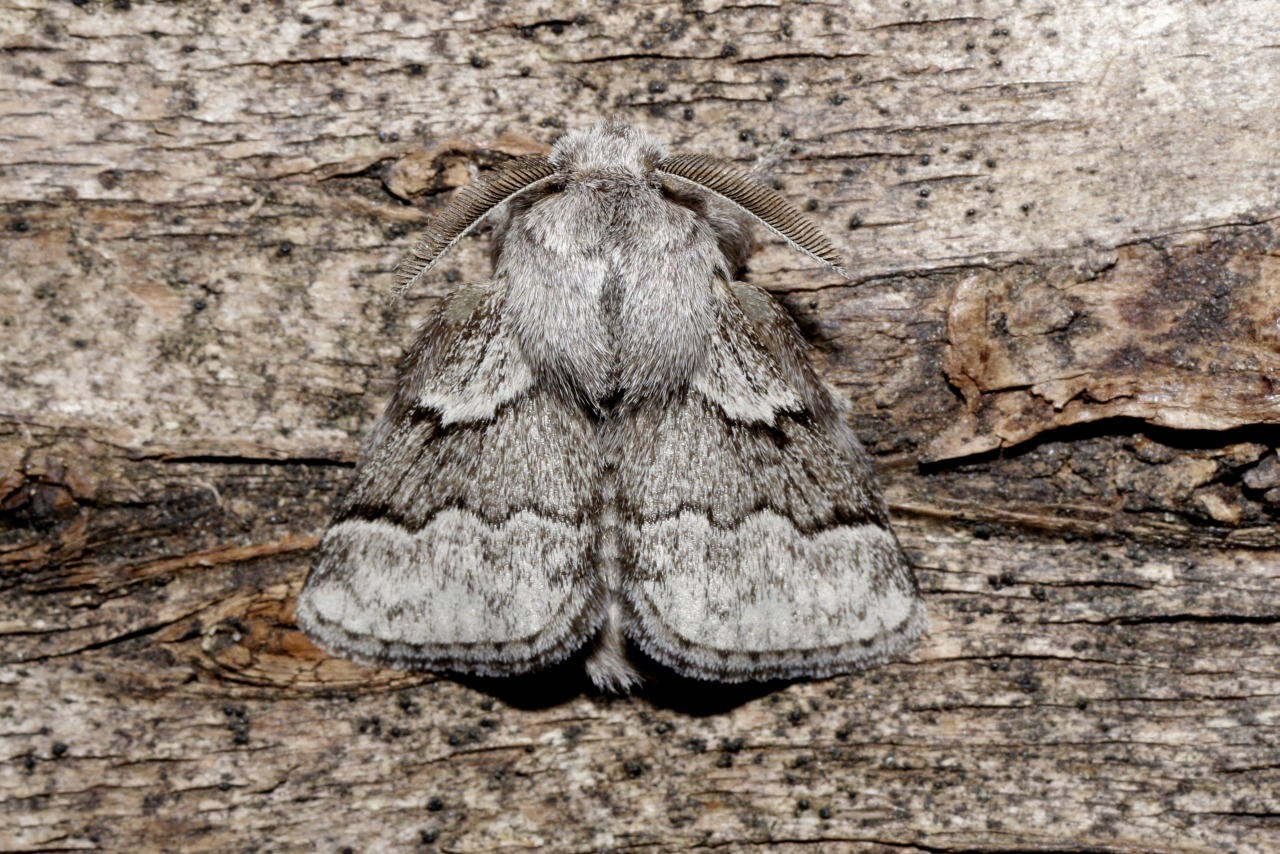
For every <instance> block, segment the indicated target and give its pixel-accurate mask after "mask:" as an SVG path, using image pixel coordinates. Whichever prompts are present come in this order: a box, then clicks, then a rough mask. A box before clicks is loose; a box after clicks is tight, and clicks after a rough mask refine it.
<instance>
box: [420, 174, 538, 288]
mask: <svg viewBox="0 0 1280 854" xmlns="http://www.w3.org/2000/svg"><path fill="white" fill-rule="evenodd" d="M555 174H556V170H555V167H554V166H552V165H551V163H550V162H548V161H547V159H546V158H544V157H521V158H519V159H518V160H513V161H511V162H510V163H508V164H506V165H505V166H503V167H502V168H500V169H499V170H498V171H496V172H494V173H493V174H492V175H490V176H488V177H486V178H483V179H481V180H480V181H478V182H477V183H475V184H472V185H471V186H470V187H464V188H463V189H461V190H459V191H458V194H457V195H456V196H454V198H453V199H452V201H450V202H449V204H448V205H447V206H446V207H445V209H444V210H442V211H441V212H440V213H439V214H437V215H436V216H435V217H433V218H432V220H431V223H430V225H428V226H427V230H426V233H424V234H423V235H422V237H421V238H419V240H418V242H417V243H416V244H415V245H414V247H413V253H412V254H411V255H410V256H409V257H408V258H406V259H405V261H404V262H403V263H402V264H401V265H400V266H399V268H398V269H397V270H396V289H395V297H396V298H399V297H400V296H401V295H402V294H403V293H404V292H405V291H407V290H409V288H411V287H413V286H414V285H415V284H417V282H418V280H419V279H421V278H422V277H423V276H424V275H426V273H427V271H428V270H430V269H431V268H432V267H434V266H435V264H436V262H437V261H439V260H440V257H441V256H442V255H444V253H445V252H447V251H449V249H450V248H451V247H452V246H453V244H455V243H457V242H458V241H459V240H461V239H462V238H463V237H464V236H465V235H466V234H467V232H469V231H471V229H473V228H475V227H476V225H477V224H479V222H480V220H482V219H484V217H485V215H486V214H487V213H489V211H491V210H493V209H494V208H496V207H497V206H498V205H500V204H502V203H503V202H505V201H507V200H508V199H510V198H512V197H513V196H517V195H519V194H520V193H523V192H525V191H526V190H528V189H530V188H532V187H533V186H534V185H536V184H539V183H541V182H543V181H546V180H547V179H549V178H552V177H554V176H555Z"/></svg>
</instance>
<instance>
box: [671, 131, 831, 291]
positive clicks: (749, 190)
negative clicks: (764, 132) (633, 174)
mask: <svg viewBox="0 0 1280 854" xmlns="http://www.w3.org/2000/svg"><path fill="white" fill-rule="evenodd" d="M654 168H655V169H656V170H657V171H658V172H661V173H662V174H664V175H670V176H672V177H674V178H679V179H681V180H684V181H688V182H689V183H691V184H696V185H698V186H699V187H701V188H702V189H704V190H707V191H709V192H712V193H715V194H716V195H717V196H720V197H722V198H724V199H726V200H728V201H730V202H733V203H734V204H735V205H737V206H738V207H740V208H742V209H743V210H744V211H746V212H747V213H749V214H751V216H753V217H755V218H756V219H757V220H759V221H760V223H761V224H762V225H764V226H765V227H766V228H768V229H769V230H770V231H772V232H773V233H774V234H776V235H778V236H779V237H781V238H782V239H783V240H785V241H787V242H788V243H790V244H791V245H792V246H794V247H795V248H797V249H799V250H800V251H801V252H804V253H805V254H806V255H810V256H812V257H814V258H817V259H818V260H819V261H821V262H822V263H824V264H826V265H828V266H830V267H832V268H834V269H835V271H836V272H837V273H839V274H840V275H842V276H844V277H845V278H846V279H847V278H849V274H848V273H846V272H845V271H844V268H843V267H842V266H841V265H842V264H843V263H844V262H843V260H842V259H841V257H840V253H839V252H837V251H836V248H835V246H833V245H832V244H831V241H830V240H828V239H827V238H826V235H824V234H823V233H822V232H821V231H819V230H818V227H817V226H815V225H814V224H813V223H811V222H810V221H809V220H808V218H807V217H805V215H804V214H802V213H800V209H799V208H797V207H796V206H795V205H793V204H791V202H789V201H787V200H786V199H785V198H784V197H783V196H782V195H781V194H780V193H777V192H775V191H773V190H771V189H769V188H768V187H762V186H760V185H759V184H757V183H756V182H755V181H754V180H752V178H751V175H750V174H748V173H747V172H744V171H743V170H741V169H738V168H737V167H735V166H731V165H730V164H728V163H725V162H724V161H722V160H717V159H715V158H714V157H705V156H703V155H700V154H678V155H676V156H675V157H668V158H666V159H665V160H662V161H661V162H659V163H658V165H657V166H655V167H654Z"/></svg>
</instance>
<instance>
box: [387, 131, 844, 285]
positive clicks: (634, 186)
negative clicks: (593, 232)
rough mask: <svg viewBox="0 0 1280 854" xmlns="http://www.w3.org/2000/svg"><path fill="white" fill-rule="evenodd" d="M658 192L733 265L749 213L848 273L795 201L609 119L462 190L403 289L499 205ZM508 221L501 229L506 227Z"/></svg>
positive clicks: (405, 276)
mask: <svg viewBox="0 0 1280 854" xmlns="http://www.w3.org/2000/svg"><path fill="white" fill-rule="evenodd" d="M581 189H589V190H598V191H603V192H606V193H608V192H625V193H633V192H637V191H639V192H651V193H654V194H661V195H662V196H664V197H665V198H666V199H667V200H668V201H669V202H671V203H673V204H679V205H681V206H683V207H686V208H690V209H692V210H694V211H695V212H697V213H699V214H700V215H701V216H703V217H704V219H705V221H706V222H707V224H708V225H710V226H711V228H712V229H713V230H714V231H715V233H716V234H717V236H718V238H719V241H720V244H721V249H722V250H723V251H724V253H725V256H726V260H727V261H728V263H729V266H730V267H731V268H732V267H735V266H737V265H738V264H739V263H741V261H742V258H741V256H742V255H743V253H744V252H745V249H746V245H747V241H746V238H745V229H744V227H743V218H742V214H745V215H746V216H747V217H749V218H750V219H753V220H755V221H756V222H759V223H760V224H762V225H764V226H765V227H766V228H768V229H769V230H770V231H772V232H773V233H774V234H777V235H778V236H779V237H781V238H782V239H784V240H786V241H787V243H789V244H791V245H792V246H793V247H795V248H796V249H799V250H800V251H801V252H804V253H805V254H807V255H809V256H811V257H813V258H816V259H817V260H819V261H821V262H823V263H824V264H826V265H828V266H830V267H832V268H833V269H835V270H836V271H837V272H839V273H840V274H841V275H845V276H846V277H847V274H845V272H844V270H843V269H841V266H840V264H841V261H840V254H839V253H838V252H836V249H835V247H834V246H832V245H831V243H830V241H828V240H827V238H826V237H824V236H823V234H822V232H820V231H819V230H818V229H817V228H816V227H815V226H814V225H813V223H811V222H809V220H808V219H806V218H805V216H804V214H802V213H801V212H800V211H799V210H798V209H797V208H796V207H795V206H793V205H792V204H791V203H790V202H788V201H787V200H786V199H785V198H783V197H782V196H781V195H779V194H778V193H776V192H775V191H773V190H771V189H769V188H768V187H764V186H761V185H760V184H757V183H756V182H755V180H754V179H753V178H752V177H751V175H749V174H748V173H746V172H744V171H742V170H741V169H738V168H736V167H734V166H732V165H731V164H728V163H725V162H724V161H721V160H716V159H715V158H711V157H704V156H702V155H698V154H681V155H676V156H674V157H673V156H669V155H668V154H667V151H666V148H665V147H664V146H663V145H662V144H661V143H659V142H658V141H657V140H655V139H653V138H652V137H649V136H648V135H646V134H645V133H643V132H641V131H638V130H636V129H635V128H633V127H631V126H630V125H627V124H625V123H623V122H616V121H606V122H601V123H600V124H597V125H596V126H594V127H592V128H588V129H586V130H580V131H572V132H570V133H568V134H565V136H564V137H562V138H561V139H560V141H559V142H557V143H556V144H555V146H554V147H553V148H552V150H551V153H550V154H549V155H547V156H546V157H526V158H522V159H520V160H515V161H512V162H511V163H509V164H508V165H507V166H506V167H504V168H503V169H500V170H499V171H497V172H496V173H494V174H493V175H491V176H489V177H488V178H487V179H485V180H483V181H481V182H480V183H478V184H476V185H475V186H473V187H468V188H467V189H466V190H463V191H462V192H460V193H459V194H458V196H457V197H456V198H455V199H454V200H453V201H452V202H451V203H450V204H449V206H448V207H447V208H445V210H444V211H443V212H442V213H441V214H440V215H439V216H438V217H436V218H435V219H433V220H432V222H431V227H430V228H429V229H428V230H427V233H426V234H425V235H423V237H422V240H420V241H419V242H418V245H417V246H415V247H414V250H413V256H412V257H411V258H410V259H408V260H407V261H406V262H405V263H404V264H402V265H401V266H400V270H399V279H400V287H399V288H398V293H403V292H404V291H405V290H406V289H408V288H409V287H410V286H411V285H413V283H414V282H416V281H417V280H418V279H420V278H422V276H423V275H425V274H426V272H427V271H428V270H430V269H431V268H432V267H433V266H434V265H435V263H436V262H437V261H438V260H440V257H441V256H442V255H443V254H444V253H445V252H446V251H447V250H448V249H449V247H451V246H453V244H455V243H457V242H458V240H459V239H460V238H461V237H462V236H463V235H464V234H466V233H467V232H469V231H470V230H471V229H472V228H474V227H475V226H476V224H477V223H479V222H480V220H482V219H483V218H484V217H485V216H486V215H488V214H489V212H490V211H493V210H494V209H495V208H504V209H505V208H507V207H508V206H506V205H505V203H507V202H512V203H513V204H517V205H525V206H528V205H530V204H535V203H536V202H537V200H538V198H539V197H546V196H547V195H551V194H555V193H558V192H564V191H565V190H581ZM501 230H502V227H500V228H499V229H498V231H501Z"/></svg>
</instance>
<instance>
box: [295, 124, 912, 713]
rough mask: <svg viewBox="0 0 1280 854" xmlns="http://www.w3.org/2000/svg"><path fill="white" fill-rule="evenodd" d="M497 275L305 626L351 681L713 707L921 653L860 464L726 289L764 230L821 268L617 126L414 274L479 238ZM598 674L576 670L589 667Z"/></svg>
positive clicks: (447, 222)
mask: <svg viewBox="0 0 1280 854" xmlns="http://www.w3.org/2000/svg"><path fill="white" fill-rule="evenodd" d="M486 216H490V217H492V218H493V220H494V221H495V224H494V231H493V235H494V236H493V247H494V249H493V254H494V259H495V261H494V272H493V277H492V278H491V279H489V280H487V281H482V282H477V283H475V284H469V285H466V286H464V287H462V288H459V289H458V290H457V291H455V292H454V293H453V294H452V295H450V296H449V297H447V298H446V299H445V300H444V301H443V304H442V305H441V306H440V307H439V308H438V309H437V310H436V311H435V312H434V314H433V315H432V316H431V317H430V318H429V319H428V320H427V321H426V323H425V324H424V325H423V326H422V327H421V329H420V330H419V331H418V334H417V338H416V340H415V341H414V343H413V345H412V347H411V348H410V349H409V351H408V353H407V355H406V357H405V360H404V362H403V365H402V367H401V369H400V374H399V379H398V381H397V384H396V388H395V392H394V395H393V397H392V399H391V402H390V403H389V405H388V406H387V409H386V412H385V413H384V414H383V416H382V418H381V420H380V421H379V422H378V423H377V425H376V427H375V428H374V429H373V431H372V433H371V434H370V435H369V437H368V439H367V441H366V443H365V446H364V449H363V451H362V454H361V457H360V460H359V463H358V465H357V467H356V470H355V475H354V482H353V484H352V485H351V487H350V491H349V492H348V493H347V494H346V496H345V498H344V499H343V500H342V501H341V503H340V504H339V506H338V510H337V514H336V516H335V518H334V520H333V522H332V524H331V526H330V527H329V529H328V531H327V532H326V534H325V536H324V538H323V541H322V542H321V544H320V546H319V554H318V558H317V560H316V563H315V565H314V567H313V569H312V571H311V574H310V575H309V576H308V578H307V581H306V584H305V586H304V588H303V590H302V594H301V596H300V598H299V601H298V609H297V616H298V621H299V624H300V625H301V626H302V628H303V629H304V631H305V632H306V633H307V634H308V635H309V636H310V637H311V638H312V639H313V640H315V641H316V642H317V643H318V644H319V645H321V646H322V647H325V648H327V649H330V650H332V651H334V652H336V653H338V654H340V655H342V656H344V657H348V658H351V659H354V660H356V661H360V662H365V663H371V664H379V665H386V666H390V667H394V668H399V669H412V670H417V669H422V670H452V671H461V672H466V673H472V674H478V675H484V676H502V675H514V674H520V673H526V672H529V671H533V670H537V669H540V668H543V667H546V666H548V665H550V664H553V663H555V662H557V661H560V660H563V659H565V658H567V657H569V656H571V655H573V654H574V653H575V652H578V651H583V655H584V660H585V666H586V669H587V672H588V674H589V675H590V677H591V679H592V680H593V681H594V682H595V683H596V684H597V685H598V686H599V687H600V688H602V689H604V690H612V691H626V690H628V689H630V688H631V687H632V686H633V685H635V684H636V683H638V682H639V681H640V677H639V673H638V669H637V668H638V667H642V665H639V664H637V659H636V657H635V656H634V650H636V649H638V650H639V651H640V652H642V653H643V654H644V655H647V656H648V657H650V658H651V659H653V660H656V661H657V662H659V663H660V664H662V665H665V666H667V667H669V668H671V669H673V670H675V671H676V672H677V673H679V674H682V675H684V676H688V677H694V678H698V679H709V680H720V681H725V682H739V681H745V680H764V679H787V678H798V677H822V676H829V675H833V674H837V673H844V672H848V671H850V670H853V669H857V668H861V667H866V666H869V665H873V664H877V663H880V662H882V661H884V660H886V659H888V658H890V657H893V656H896V655H899V654H901V653H903V652H905V651H906V650H907V649H909V648H910V647H911V646H912V645H914V643H915V641H916V639H917V638H918V637H919V636H920V634H921V632H923V630H924V627H925V612H924V605H923V602H922V601H921V598H920V593H919V590H918V588H917V585H916V581H915V577H914V575H913V573H912V571H911V567H910V565H909V564H908V562H907V559H906V557H905V555H904V554H903V552H902V549H901V547H900V546H899V545H898V541H897V540H896V539H895V537H894V535H893V533H892V531H891V530H890V528H889V520H888V511H887V508H886V505H885V502H884V499H883V498H882V497H881V495H880V493H879V490H878V488H877V486H876V484H875V481H874V477H873V472H872V466H871V462H870V460H869V458H868V457H867V454H866V452H865V451H864V450H863V448H862V446H861V445H859V444H858V442H857V440H856V439H855V438H854V437H853V434H852V432H851V431H850V430H849V427H848V426H847V424H846V423H845V421H844V419H843V417H842V414H841V412H842V410H841V407H840V406H838V405H837V403H836V400H835V398H834V397H833V395H832V393H831V391H830V390H829V389H828V388H827V387H826V385H825V384H824V383H823V382H822V380H821V379H820V378H819V377H818V375H817V374H816V373H815V371H814V369H813V367H812V366H811V365H810V363H809V361H808V358H807V356H806V354H805V343H804V340H803V339H802V337H801V335H800V333H799V330H798V329H797V327H796V325H795V323H794V321H793V320H792V319H791V318H790V316H789V315H788V314H787V313H786V312H785V311H784V310H783V309H782V308H781V307H780V306H779V305H777V304H776V303H775V302H774V301H773V299H772V298H771V297H769V295H768V294H766V293H765V292H764V291H763V290H761V289H759V288H757V287H755V286H753V285H750V284H747V283H744V282H739V281H734V277H733V273H734V271H735V270H740V269H742V268H743V266H744V263H745V259H746V255H747V252H748V250H749V249H750V247H751V239H750V235H749V231H748V227H749V225H750V223H751V222H752V221H756V222H759V223H761V224H763V225H764V226H766V227H767V228H769V229H770V230H771V231H773V232H774V233H775V234H777V235H779V236H780V237H782V238H783V239H784V240H786V241H787V242H788V243H789V244H791V245H792V246H793V247H795V248H796V249H799V250H800V251H802V252H805V253H807V254H808V255H810V256H812V257H814V258H816V259H818V260H820V261H822V262H823V263H824V264H827V265H829V266H831V267H833V268H835V269H837V270H839V269H840V268H839V263H840V259H839V256H838V254H837V253H836V251H835V249H834V247H833V246H832V245H831V243H830V242H829V241H828V240H827V239H826V238H825V237H823V236H822V234H821V233H820V232H819V231H818V230H817V229H816V228H815V227H814V226H813V225H812V224H811V223H810V222H808V221H807V220H806V219H805V218H804V216H803V215H801V214H800V212H799V211H798V210H797V209H796V208H794V207H793V206H792V205H791V204H789V203H788V202H787V201H785V200H784V199H783V198H782V196H780V195H779V194H778V193H776V192H774V191H773V190H770V189H767V188H764V187H762V186H759V185H758V184H756V183H755V182H754V181H753V180H752V179H751V177H750V176H749V175H748V174H747V173H745V172H743V171H741V170H739V169H737V168H734V167H732V166H730V165H728V164H726V163H724V162H721V161H718V160H715V159H712V158H708V157H702V156H697V155H677V156H669V155H668V154H667V152H666V149H665V148H664V147H663V146H662V145H661V144H660V143H658V142H657V141H655V140H654V139H652V138H650V137H649V136H647V135H645V134H643V133H641V132H640V131H638V130H635V129H633V128H631V127H629V126H627V125H625V124H622V123H617V122H606V123H602V124H599V125H597V126H595V127H594V128H591V129H589V130H583V131H575V132H571V133H569V134H567V135H565V136H564V137H563V138H561V140H560V141H559V142H557V143H556V144H555V146H554V148H553V150H552V151H551V153H550V154H549V155H547V156H546V157H532V158H523V159H518V160H514V161H512V162H510V163H509V164H507V165H506V166H505V168H502V169H500V170H498V171H497V172H496V173H494V174H492V175H491V176H490V177H488V178H487V179H485V180H482V181H479V182H477V183H476V184H475V185H473V186H472V187H470V188H468V189H465V190H463V191H461V192H459V193H458V194H457V195H456V197H455V198H454V200H453V201H452V202H451V203H450V204H449V205H448V206H447V207H446V209H445V210H444V211H443V213H441V215H440V216H439V217H438V218H436V219H435V220H434V221H433V222H432V223H431V225H430V227H429V230H428V231H427V233H426V234H425V235H424V236H423V238H422V240H421V242H420V243H419V244H418V245H417V246H416V248H415V250H414V254H413V257H412V258H411V259H410V260H409V261H408V262H406V264H405V265H404V266H402V268H401V270H400V285H401V288H402V289H403V288H407V287H409V286H411V285H412V284H414V283H415V282H417V281H418V280H419V279H421V278H422V277H423V276H424V275H425V274H426V272H427V271H428V270H430V269H431V267H432V266H433V265H434V264H435V263H436V262H437V261H438V260H439V259H440V257H441V255H442V254H443V253H444V252H445V251H447V250H448V249H449V248H450V247H451V246H453V245H454V244H455V243H457V242H458V240H459V239H460V238H461V237H462V236H463V235H465V234H466V233H467V232H469V231H470V230H471V229H472V228H474V227H475V226H476V225H477V223H479V222H480V221H481V220H482V219H483V218H484V217H486ZM584 648H585V649H584Z"/></svg>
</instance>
